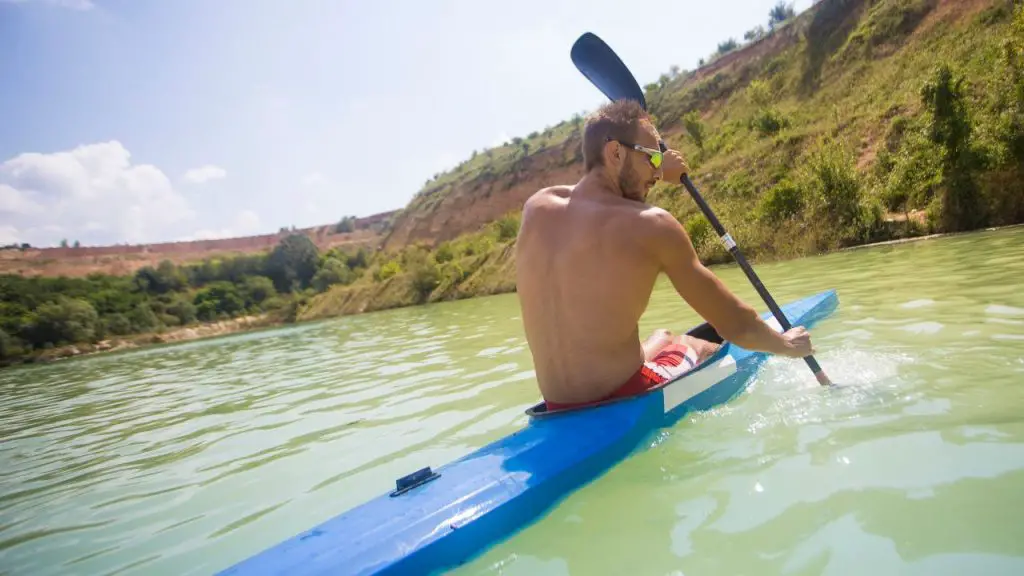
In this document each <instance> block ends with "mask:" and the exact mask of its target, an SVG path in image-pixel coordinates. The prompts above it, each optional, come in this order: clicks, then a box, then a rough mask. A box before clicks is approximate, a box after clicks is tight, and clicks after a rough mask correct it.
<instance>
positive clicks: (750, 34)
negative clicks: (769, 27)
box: [743, 25, 764, 42]
mask: <svg viewBox="0 0 1024 576" xmlns="http://www.w3.org/2000/svg"><path fill="white" fill-rule="evenodd" d="M763 36H764V26H761V25H758V26H755V27H753V28H751V29H750V30H747V31H746V32H744V33H743V39H744V40H746V41H747V42H751V41H754V40H760V39H761V38H762V37H763Z"/></svg>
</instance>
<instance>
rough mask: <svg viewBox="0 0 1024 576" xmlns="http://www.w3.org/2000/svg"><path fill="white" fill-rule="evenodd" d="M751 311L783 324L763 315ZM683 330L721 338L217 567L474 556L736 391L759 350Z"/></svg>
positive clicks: (362, 567)
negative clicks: (641, 381)
mask: <svg viewBox="0 0 1024 576" xmlns="http://www.w3.org/2000/svg"><path fill="white" fill-rule="evenodd" d="M838 303H839V300H838V297H837V295H836V292H835V291H834V290H830V291H826V292H822V293H820V294H816V295H814V296H810V297H807V298H804V299H801V300H797V301H794V302H791V303H789V304H786V305H784V306H782V307H781V308H782V311H783V314H785V316H786V318H787V319H788V320H789V321H790V322H791V323H792V324H793V325H794V326H796V325H801V326H805V327H810V326H811V325H813V324H814V323H816V322H818V321H819V320H821V319H823V318H825V317H827V316H829V315H830V314H831V313H832V312H833V311H834V310H835V308H836V307H837V306H838ZM761 317H762V318H763V319H765V321H766V322H768V323H769V324H770V325H772V326H773V327H774V328H775V329H776V330H777V331H781V327H780V325H779V322H778V321H777V320H775V318H774V317H772V316H771V314H770V313H765V314H762V316H761ZM688 334H691V335H693V336H696V337H698V338H704V339H706V340H711V341H714V342H719V343H721V344H722V346H721V347H720V348H719V349H718V351H717V352H716V353H715V354H714V355H713V356H711V357H710V358H708V359H707V360H705V361H704V362H702V363H701V364H700V365H698V366H697V367H695V368H694V369H692V370H690V371H689V372H687V373H686V374H683V375H681V376H679V377H678V378H676V379H674V380H671V381H669V382H668V383H666V384H662V385H661V387H660V388H656V389H654V390H652V391H650V392H647V393H645V394H643V395H641V396H635V397H631V398H627V399H620V400H615V401H611V402H608V403H604V404H600V405H597V406H594V407H589V408H584V409H578V410H569V411H565V412H554V413H548V412H546V411H545V409H544V403H543V402H541V403H539V404H537V405H535V406H532V407H530V408H528V409H527V410H526V412H527V414H528V415H529V420H528V422H527V424H526V425H525V426H524V427H523V428H521V429H520V430H518V431H517V432H514V433H512V434H510V435H509V436H506V437H504V438H502V439H499V440H497V441H495V442H493V443H491V444H488V445H486V446H484V447H482V448H480V449H478V450H476V451H475V452H472V453H470V454H468V455H466V456H464V457H462V458H460V459H458V460H455V461H453V462H450V463H448V464H445V465H443V466H441V467H439V468H437V469H436V470H434V469H431V468H424V469H422V470H419V471H416V472H413V473H411V474H409V475H408V476H405V477H403V478H399V479H398V480H397V481H396V484H395V487H394V489H393V490H391V491H388V492H386V493H383V494H381V495H380V496H378V497H376V498H374V499H372V500H369V501H368V502H365V503H363V504H361V505H359V506H357V507H355V508H353V509H351V510H349V511H347V512H344V513H342V514H340V515H338V516H336V517H334V518H332V519H330V520H327V521H326V522H324V523H322V524H320V525H319V526H315V527H313V528H311V529H309V530H307V531H305V532H302V533H301V534H297V535H295V536H294V537H292V538H290V539H288V540H285V541H283V542H281V543H279V544H277V545H275V546H272V547H270V548H268V549H266V550H264V551H262V552H260V553H258V554H256V555H254V556H252V557H250V558H248V559H245V560H243V561H241V562H239V563H238V564H236V565H234V566H231V567H229V568H227V569H226V570H224V571H222V572H220V574H223V575H249V574H428V573H435V572H440V571H444V570H446V569H451V568H454V567H457V566H458V565H460V564H463V563H465V562H467V561H469V560H471V559H473V558H475V557H476V556H478V555H480V554H481V553H483V552H484V551H486V550H487V549H488V548H490V547H492V546H493V545H495V544H497V543H498V542H500V541H502V540H505V539H507V538H509V537H510V536H512V535H514V534H515V533H516V532H518V531H519V530H521V529H522V528H524V527H526V526H527V525H529V524H530V523H532V522H535V521H536V520H538V519H539V518H540V517H542V516H543V515H544V514H545V513H546V512H547V511H549V510H550V509H551V508H552V507H553V506H554V505H556V504H557V503H558V502H559V501H561V500H562V499H563V498H564V497H566V496H567V495H569V494H570V493H572V492H573V491H574V490H576V489H578V488H580V487H582V486H584V485H585V484H587V483H589V482H591V481H592V480H594V479H595V478H597V477H598V476H599V475H601V474H602V473H603V472H604V471H606V470H608V469H609V468H610V467H611V466H613V465H615V464H616V463H618V462H620V461H621V460H623V459H624V458H626V457H627V456H629V455H630V454H631V453H633V452H634V451H636V450H638V449H640V448H641V447H642V446H643V445H644V443H645V441H646V440H648V439H649V438H651V437H652V435H653V434H654V433H655V432H656V431H657V430H658V429H659V428H663V427H665V426H669V425H671V424H673V423H674V422H676V421H678V420H679V419H680V418H682V417H683V416H685V415H686V414H688V413H690V412H692V411H700V410H708V409H710V408H713V407H715V406H718V405H720V404H722V403H724V402H728V401H729V400H731V399H732V398H734V397H736V396H737V395H738V394H740V393H741V392H742V391H743V390H745V389H746V387H747V386H748V385H749V383H750V382H751V380H753V378H754V376H755V375H756V373H757V371H758V369H759V368H760V367H761V365H762V364H763V363H764V362H765V360H767V358H768V355H767V354H764V353H761V352H753V351H750V350H746V349H744V348H741V347H739V346H737V345H735V344H732V343H730V342H723V341H722V338H721V337H719V336H718V335H717V333H715V331H714V329H713V328H712V327H711V326H709V325H708V324H702V325H700V326H697V327H696V328H694V329H692V330H690V331H689V332H688Z"/></svg>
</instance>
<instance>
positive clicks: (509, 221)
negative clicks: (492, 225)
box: [496, 216, 519, 242]
mask: <svg viewBox="0 0 1024 576" xmlns="http://www.w3.org/2000/svg"><path fill="white" fill-rule="evenodd" d="M496 226H497V229H498V242H505V241H507V240H511V239H513V238H515V237H516V236H517V235H518V234H519V218H517V217H515V216H505V217H503V218H501V219H500V220H498V221H497V224H496Z"/></svg>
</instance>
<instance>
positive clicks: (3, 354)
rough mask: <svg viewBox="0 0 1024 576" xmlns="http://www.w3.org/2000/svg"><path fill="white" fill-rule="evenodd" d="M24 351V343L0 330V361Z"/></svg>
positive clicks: (14, 356)
mask: <svg viewBox="0 0 1024 576" xmlns="http://www.w3.org/2000/svg"><path fill="white" fill-rule="evenodd" d="M24 353H25V346H24V343H23V342H22V341H21V340H19V339H18V338H15V337H14V336H11V335H10V334H8V333H7V332H4V331H3V330H0V361H6V360H13V359H15V358H19V357H20V356H22V355H23V354H24Z"/></svg>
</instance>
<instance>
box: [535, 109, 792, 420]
mask: <svg viewBox="0 0 1024 576" xmlns="http://www.w3.org/2000/svg"><path fill="white" fill-rule="evenodd" d="M658 141H659V135H658V132H657V130H656V129H655V127H654V125H653V124H652V122H651V120H650V118H649V116H648V115H647V114H646V112H645V111H644V110H643V108H641V107H640V106H639V104H637V103H636V102H634V101H631V100H622V101H616V102H612V103H610V104H607V105H606V106H604V107H602V108H601V109H600V110H598V111H597V112H596V113H595V114H593V115H592V116H591V117H590V118H588V119H587V122H586V125H585V126H584V132H583V157H584V163H585V169H586V174H585V175H584V176H583V178H582V179H580V181H579V182H577V183H576V185H575V186H553V187H550V188H545V189H543V190H540V191H539V192H537V193H535V194H534V195H533V196H531V197H530V198H529V199H528V200H527V202H526V204H525V206H524V208H523V216H522V222H521V225H520V230H519V237H518V240H517V243H516V275H517V280H516V282H517V292H518V297H519V301H520V305H521V307H522V318H523V324H524V327H525V330H526V338H527V341H528V343H529V346H530V351H531V353H532V355H533V360H534V367H535V369H536V373H537V381H538V383H539V385H540V391H541V394H542V395H543V397H544V400H545V403H546V404H547V408H548V410H564V409H571V408H577V407H581V406H586V405H589V404H593V403H597V402H601V401H604V400H610V399H613V398H619V397H625V396H632V395H635V394H640V393H643V392H645V391H647V390H649V389H651V388H652V387H657V386H658V385H659V384H661V383H663V382H665V381H666V380H669V379H671V378H673V377H675V376H677V375H679V374H681V373H683V372H685V371H687V370H690V369H692V368H693V367H694V366H695V365H697V364H699V363H700V362H701V361H702V360H704V359H706V358H707V357H708V356H710V355H711V354H713V353H714V351H715V350H716V349H717V345H716V344H713V343H711V342H706V341H703V340H698V339H696V338H692V337H690V336H687V335H678V336H677V335H673V334H671V333H670V332H669V331H668V330H657V331H655V332H654V334H652V335H651V336H650V337H649V338H647V340H646V341H643V342H641V341H640V337H639V330H638V327H637V322H638V321H639V319H640V317H641V315H642V314H643V313H644V310H645V309H646V307H647V303H648V300H649V299H650V296H651V291H652V290H653V288H654V283H655V280H656V279H657V277H658V275H659V274H660V273H662V272H664V273H665V274H666V275H667V276H668V278H669V279H670V280H671V282H672V285H673V286H674V287H675V289H676V291H677V292H678V293H679V295H680V296H681V297H682V298H683V299H684V300H685V301H686V302H687V303H688V304H689V305H690V306H691V307H693V309H694V310H695V311H696V312H697V313H698V314H700V315H701V316H702V317H704V318H705V319H706V320H707V321H708V322H709V323H710V324H711V325H712V326H714V328H715V329H716V330H717V332H718V334H719V335H721V336H722V337H723V338H725V339H726V340H728V341H731V342H733V343H736V344H738V345H740V346H743V347H744V348H747V349H750V350H759V351H765V352H769V353H773V354H780V355H785V356H790V357H793V358H802V357H804V356H807V355H809V354H811V353H812V347H811V341H810V335H809V334H808V333H807V331H806V330H804V329H803V328H802V327H794V328H793V329H792V330H789V331H787V332H786V333H785V334H779V333H778V332H776V331H775V330H774V329H772V328H771V327H770V326H768V325H767V324H766V323H764V322H763V321H762V320H761V319H760V317H759V316H758V315H757V313H756V312H755V310H754V309H753V308H751V307H750V306H748V305H747V304H745V303H743V302H742V301H740V300H739V299H738V298H737V297H736V296H735V295H733V294H732V293H731V292H730V291H729V290H728V289H727V288H726V287H725V286H724V285H723V284H722V283H721V281H719V280H718V278H716V277H715V275H714V274H712V273H711V272H710V271H709V270H708V269H707V268H705V267H704V266H703V265H702V264H701V262H700V260H699V259H698V257H697V254H696V251H695V250H694V247H693V244H692V243H691V242H690V238H689V236H687V234H686V231H685V230H684V229H683V227H682V226H681V225H680V224H679V222H678V221H677V220H676V219H675V218H674V217H673V216H672V215H671V214H669V213H668V212H667V211H665V210H663V209H661V208H657V207H654V206H650V205H647V204H645V203H644V201H645V199H646V197H647V192H648V190H649V189H650V188H651V186H652V185H654V184H655V182H657V181H658V180H659V179H661V178H664V179H665V180H666V181H669V182H672V183H678V182H679V181H680V178H681V177H682V175H683V174H684V173H686V172H687V171H688V167H687V166H686V163H685V161H684V160H683V157H682V156H681V155H680V154H679V153H678V152H676V151H674V150H669V151H668V152H666V153H664V154H662V153H661V152H660V150H659V147H658Z"/></svg>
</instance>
